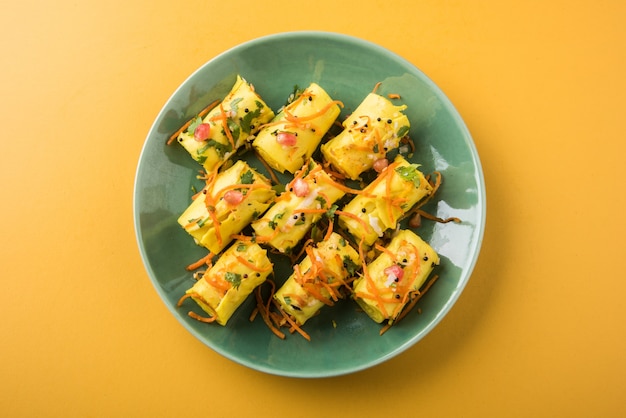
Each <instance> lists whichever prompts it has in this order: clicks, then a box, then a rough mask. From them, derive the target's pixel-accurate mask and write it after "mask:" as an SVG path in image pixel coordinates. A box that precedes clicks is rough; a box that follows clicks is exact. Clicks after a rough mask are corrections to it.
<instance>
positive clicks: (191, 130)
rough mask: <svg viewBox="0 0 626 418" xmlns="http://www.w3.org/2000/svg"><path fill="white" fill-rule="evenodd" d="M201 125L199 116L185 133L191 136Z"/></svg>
mask: <svg viewBox="0 0 626 418" xmlns="http://www.w3.org/2000/svg"><path fill="white" fill-rule="evenodd" d="M201 123H202V118H201V117H200V116H196V117H195V119H194V120H193V122H191V124H189V127H188V128H187V132H188V133H190V134H192V135H193V133H194V132H195V131H196V128H197V127H198V125H200V124H201Z"/></svg>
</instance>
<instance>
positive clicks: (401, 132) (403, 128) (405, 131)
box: [396, 126, 409, 138]
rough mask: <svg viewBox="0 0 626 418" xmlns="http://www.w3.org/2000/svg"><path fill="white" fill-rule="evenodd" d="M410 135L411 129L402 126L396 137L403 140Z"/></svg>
mask: <svg viewBox="0 0 626 418" xmlns="http://www.w3.org/2000/svg"><path fill="white" fill-rule="evenodd" d="M408 133H409V127H408V126H401V127H400V129H398V133H397V134H396V135H397V136H398V138H402V137H404V136H405V135H406V134H408Z"/></svg>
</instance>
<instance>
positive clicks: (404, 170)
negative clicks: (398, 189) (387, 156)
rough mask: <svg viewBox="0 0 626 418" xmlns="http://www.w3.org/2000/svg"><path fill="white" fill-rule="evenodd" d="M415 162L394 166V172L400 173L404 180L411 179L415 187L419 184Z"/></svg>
mask: <svg viewBox="0 0 626 418" xmlns="http://www.w3.org/2000/svg"><path fill="white" fill-rule="evenodd" d="M417 167H418V165H417V164H411V165H409V166H402V167H397V168H396V173H398V174H399V175H400V177H402V178H403V179H404V180H406V181H412V182H413V184H414V185H415V187H419V185H420V175H419V171H417Z"/></svg>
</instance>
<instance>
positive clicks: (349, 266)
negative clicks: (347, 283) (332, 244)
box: [343, 255, 359, 276]
mask: <svg viewBox="0 0 626 418" xmlns="http://www.w3.org/2000/svg"><path fill="white" fill-rule="evenodd" d="M343 266H344V267H345V268H346V270H347V271H348V274H349V275H350V276H353V275H354V273H356V271H357V270H358V269H359V265H358V264H356V263H355V262H354V261H352V259H351V258H350V257H348V256H347V255H344V256H343Z"/></svg>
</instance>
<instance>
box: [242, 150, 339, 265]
mask: <svg viewBox="0 0 626 418" xmlns="http://www.w3.org/2000/svg"><path fill="white" fill-rule="evenodd" d="M344 194H345V193H344V191H343V189H342V188H341V187H340V186H339V185H338V184H337V183H336V182H335V181H334V180H333V179H332V178H331V177H330V176H329V175H328V174H327V173H326V172H325V171H324V169H323V168H322V166H321V165H320V164H318V163H316V162H315V161H313V160H309V162H308V163H307V164H306V165H305V166H304V167H302V168H301V169H300V170H299V171H298V172H297V173H296V175H295V177H294V179H293V180H292V181H291V182H290V183H289V184H287V186H286V189H285V191H284V192H283V193H281V194H280V196H278V197H277V198H276V200H275V204H274V205H273V206H272V207H271V208H270V209H269V210H268V211H267V212H265V214H264V215H263V217H262V218H259V219H257V220H256V221H254V222H253V223H252V228H253V229H254V232H255V234H256V239H257V242H263V243H267V244H269V245H271V246H272V247H274V248H275V249H277V250H278V251H280V252H283V253H288V252H290V251H291V250H292V249H293V248H294V247H295V246H296V245H298V243H299V242H300V241H301V240H302V238H303V237H304V235H305V234H306V233H307V232H308V231H309V230H310V229H311V226H312V225H313V224H314V223H315V222H317V221H318V220H319V219H320V218H321V217H322V216H324V213H326V211H328V210H329V209H331V206H332V204H333V203H334V202H336V201H337V200H339V199H341V198H342V197H343V196H344Z"/></svg>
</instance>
